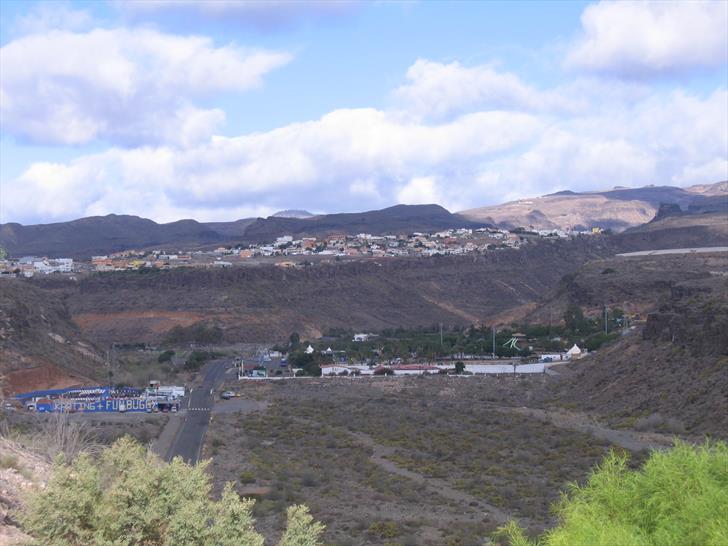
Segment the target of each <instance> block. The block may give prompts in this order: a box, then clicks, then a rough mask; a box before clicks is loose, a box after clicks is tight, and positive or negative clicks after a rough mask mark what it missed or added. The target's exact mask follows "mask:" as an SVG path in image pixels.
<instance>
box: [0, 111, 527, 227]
mask: <svg viewBox="0 0 728 546" xmlns="http://www.w3.org/2000/svg"><path fill="white" fill-rule="evenodd" d="M540 129H541V122H540V121H538V120H537V119H535V118H534V117H533V116H530V115H528V114H523V113H504V112H478V113H474V114H469V115H466V116H462V117H460V118H458V119H457V120H454V121H452V122H449V123H443V124H439V125H434V126H429V125H423V124H419V123H413V122H406V121H402V120H401V119H400V118H399V117H398V116H395V115H392V114H388V113H386V112H381V111H378V110H373V109H357V110H337V111H334V112H331V113H329V114H327V115H326V116H324V117H322V118H321V119H319V120H316V121H311V122H307V123H299V124H293V125H289V126H285V127H282V128H279V129H276V130H273V131H269V132H266V133H256V134H250V135H244V136H240V137H237V138H226V137H214V138H212V139H211V140H209V141H206V142H205V143H201V144H198V145H196V146H193V147H190V148H187V149H179V148H172V147H145V148H137V149H131V150H129V149H122V148H114V149H111V150H108V151H106V152H102V153H98V154H91V155H87V156H82V157H80V158H78V159H76V160H75V161H72V162H70V163H67V164H48V163H40V164H36V165H33V166H31V167H30V168H29V169H27V170H26V171H25V172H24V173H23V174H22V175H21V176H20V177H19V178H18V179H17V180H15V181H12V182H11V183H10V184H8V185H7V187H6V188H5V191H4V196H3V200H2V201H3V202H2V207H3V217H4V218H9V217H12V218H14V219H18V220H22V221H26V222H27V221H37V220H39V219H41V218H42V219H44V220H45V221H48V220H50V219H61V218H72V217H78V216H84V215H88V214H101V213H104V212H106V213H110V212H126V213H134V214H140V215H154V214H159V210H158V209H157V208H155V207H156V205H155V204H157V203H164V204H165V208H164V211H163V212H164V214H165V216H164V217H160V216H153V217H154V218H156V219H165V220H169V219H174V218H177V217H179V215H180V214H181V213H182V212H183V211H187V210H191V209H196V208H199V209H201V210H212V209H215V210H218V211H219V215H220V216H219V218H231V214H232V213H233V212H234V211H235V210H238V209H240V207H241V206H243V205H245V204H255V205H256V206H259V207H262V208H263V209H270V210H272V209H280V208H286V207H289V206H300V207H302V208H304V207H305V208H310V209H313V210H341V209H342V207H343V208H350V209H351V208H353V209H355V210H361V209H364V208H368V207H371V208H376V207H378V206H381V205H382V204H393V203H396V202H397V201H398V200H399V197H400V193H402V192H404V193H402V195H401V197H406V198H407V199H409V200H413V199H415V198H416V196H417V191H418V190H421V191H425V190H427V191H430V190H434V186H432V187H429V188H428V186H427V183H426V182H423V181H421V180H420V181H418V180H417V179H416V178H415V179H414V180H412V179H413V178H414V177H413V176H412V173H413V172H416V171H421V170H428V171H431V172H445V171H448V170H449V169H450V168H451V166H452V165H453V164H458V165H459V169H460V170H461V171H462V172H463V173H467V172H471V173H473V172H475V169H476V168H477V166H478V165H479V164H480V162H482V161H484V160H487V158H489V157H494V156H495V154H498V153H501V152H506V151H508V150H511V149H513V148H514V147H517V146H520V145H523V144H525V143H527V142H528V141H529V140H531V139H532V138H534V137H535V135H537V134H538V132H539V130H540ZM362 173H364V174H366V178H362ZM462 176H465V174H463V175H462ZM403 186H404V189H403ZM36 192H41V193H42V194H43V196H42V198H40V199H35V197H34V195H35V193H36ZM352 195H355V196H356V197H355V199H354V201H353V202H352ZM425 195H426V194H425ZM443 195H444V196H446V194H443ZM427 197H428V199H429V200H432V199H434V198H435V197H437V198H438V199H437V200H439V197H440V196H439V195H435V194H434V193H432V192H430V195H427ZM430 198H432V199H430ZM446 202H447V201H446ZM166 214H171V216H169V217H168V216H166Z"/></svg>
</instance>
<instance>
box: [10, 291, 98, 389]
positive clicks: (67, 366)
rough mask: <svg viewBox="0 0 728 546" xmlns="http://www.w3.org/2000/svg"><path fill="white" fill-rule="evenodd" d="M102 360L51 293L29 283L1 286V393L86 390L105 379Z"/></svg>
mask: <svg viewBox="0 0 728 546" xmlns="http://www.w3.org/2000/svg"><path fill="white" fill-rule="evenodd" d="M102 369H103V358H102V357H101V354H100V352H99V351H98V350H97V349H96V347H95V346H94V345H93V343H91V342H90V341H88V340H87V339H86V338H85V337H84V336H83V334H82V333H81V332H80V331H79V328H78V327H77V326H76V325H75V324H74V323H73V322H72V320H71V316H70V314H69V312H68V310H67V308H66V306H65V304H64V303H63V301H62V300H61V299H60V298H58V297H56V296H55V295H54V294H53V293H51V292H49V291H46V290H43V289H41V288H38V287H36V286H33V285H32V284H30V283H27V282H24V281H21V280H14V279H3V280H2V281H0V390H2V391H3V392H4V394H5V395H8V394H11V393H14V392H22V391H25V390H32V389H41V388H60V387H67V386H73V385H79V384H87V383H89V381H91V380H92V379H93V378H98V377H100V376H101V375H102V373H103V372H102Z"/></svg>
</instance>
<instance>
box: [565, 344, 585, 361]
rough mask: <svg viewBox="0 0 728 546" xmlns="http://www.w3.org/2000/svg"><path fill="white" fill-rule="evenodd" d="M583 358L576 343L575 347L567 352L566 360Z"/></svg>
mask: <svg viewBox="0 0 728 546" xmlns="http://www.w3.org/2000/svg"><path fill="white" fill-rule="evenodd" d="M582 356H583V352H582V350H581V349H580V348H579V346H578V345H577V344H576V343H574V346H573V347H572V348H571V349H569V350H568V351H566V358H567V359H569V360H576V359H579V358H581V357H582Z"/></svg>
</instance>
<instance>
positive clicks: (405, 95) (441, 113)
mask: <svg viewBox="0 0 728 546" xmlns="http://www.w3.org/2000/svg"><path fill="white" fill-rule="evenodd" d="M406 78H407V83H405V84H404V85H402V86H400V87H398V88H397V89H396V90H395V91H394V96H395V98H396V99H397V101H398V104H399V105H400V106H401V107H402V108H403V109H405V110H406V111H408V112H411V113H413V114H415V115H417V116H421V117H432V118H443V117H446V116H448V115H452V114H460V113H463V112H467V111H472V110H473V109H496V110H497V109H515V110H527V111H538V110H540V111H545V110H550V111H560V110H571V109H573V107H574V104H573V103H568V102H566V101H565V100H564V99H563V98H562V96H561V95H560V94H558V93H555V92H551V91H540V90H538V89H535V88H533V87H531V86H528V85H526V84H525V83H523V82H522V81H521V79H520V78H519V77H518V76H516V75H514V74H511V73H508V72H498V71H497V70H495V69H494V68H493V67H492V66H489V65H477V66H472V67H466V66H463V65H461V64H460V63H459V62H457V61H455V62H452V63H447V64H446V63H439V62H435V61H430V60H427V59H418V60H417V61H416V62H415V63H414V64H413V65H412V66H411V67H410V68H409V69H408V70H407V75H406Z"/></svg>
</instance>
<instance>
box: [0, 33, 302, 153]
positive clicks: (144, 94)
mask: <svg viewBox="0 0 728 546" xmlns="http://www.w3.org/2000/svg"><path fill="white" fill-rule="evenodd" d="M289 60H290V55H288V54H287V53H279V52H273V51H266V50H255V49H245V48H241V47H238V46H235V45H234V44H230V45H226V46H222V47H215V46H214V44H213V43H212V42H211V40H209V39H208V38H204V37H199V36H185V37H181V36H175V35H171V34H163V33H159V32H156V31H153V30H140V29H138V30H128V29H114V30H105V29H96V30H93V31H91V32H87V33H72V32H68V31H50V32H47V33H45V34H34V35H30V36H25V37H22V38H19V39H17V40H14V41H12V42H10V43H9V44H7V45H6V46H4V47H3V48H2V49H0V97H1V98H2V102H1V103H0V116H1V117H2V123H3V130H4V131H6V132H7V133H10V134H14V135H16V136H18V137H20V138H23V139H28V140H30V141H32V142H40V143H50V144H84V143H88V142H91V141H94V140H97V139H103V140H107V141H110V142H113V143H119V144H122V145H139V144H145V143H151V144H167V143H174V144H179V145H189V144H191V143H193V142H198V141H200V140H201V139H207V138H209V137H210V135H211V134H212V133H213V131H214V130H215V128H216V127H217V126H219V125H220V124H221V123H222V122H223V121H224V119H225V114H224V112H223V111H222V110H218V109H204V110H203V109H199V108H197V107H195V106H194V104H193V101H194V100H195V99H198V98H201V97H205V96H208V95H210V94H212V93H216V92H221V91H231V90H232V91H243V90H246V89H250V88H253V87H256V86H259V85H260V84H261V83H262V78H263V76H264V75H265V74H267V73H268V72H270V71H271V70H273V69H275V68H277V67H280V66H282V65H283V64H285V63H287V62H288V61H289Z"/></svg>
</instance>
